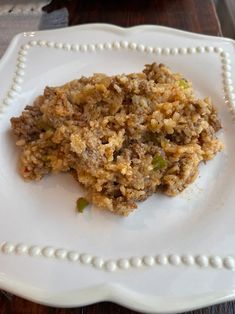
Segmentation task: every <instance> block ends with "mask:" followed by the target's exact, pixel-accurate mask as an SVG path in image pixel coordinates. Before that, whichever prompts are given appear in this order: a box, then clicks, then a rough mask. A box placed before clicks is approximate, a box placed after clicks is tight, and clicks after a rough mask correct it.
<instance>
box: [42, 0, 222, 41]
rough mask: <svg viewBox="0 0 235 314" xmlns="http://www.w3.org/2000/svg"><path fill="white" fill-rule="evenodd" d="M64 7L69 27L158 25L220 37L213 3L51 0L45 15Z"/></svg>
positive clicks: (201, 0) (199, 0) (207, 0)
mask: <svg viewBox="0 0 235 314" xmlns="http://www.w3.org/2000/svg"><path fill="white" fill-rule="evenodd" d="M64 6H65V7H67V9H68V11H69V15H70V18H69V22H70V25H76V24H82V23H95V22H100V23H112V24H117V25H121V26H132V25H138V24H158V25H164V26H169V27H175V28H179V29H183V30H188V31H192V32H197V33H203V34H208V35H221V34H222V33H221V28H220V24H219V20H218V18H217V15H216V12H215V8H214V2H213V0H168V1H166V0H128V1H127V0H119V1H112V0H80V1H63V0H59V1H58V0H53V1H52V2H51V3H50V4H49V5H48V6H46V7H45V10H46V11H47V12H50V11H52V10H54V9H55V8H61V7H64Z"/></svg>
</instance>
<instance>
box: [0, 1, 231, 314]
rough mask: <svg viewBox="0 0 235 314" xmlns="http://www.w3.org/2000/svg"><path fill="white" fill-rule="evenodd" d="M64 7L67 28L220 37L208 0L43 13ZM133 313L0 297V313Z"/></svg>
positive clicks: (93, 5) (105, 4) (73, 4)
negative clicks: (138, 28)
mask: <svg viewBox="0 0 235 314" xmlns="http://www.w3.org/2000/svg"><path fill="white" fill-rule="evenodd" d="M64 6H66V7H67V9H68V11H69V23H70V25H76V24H82V23H93V22H102V23H112V24H117V25H121V26H132V25H138V24H158V25H164V26H170V27H175V28H179V29H183V30H187V31H192V32H196V33H202V34H207V35H216V36H221V35H222V32H221V28H220V24H219V21H218V18H217V15H216V11H215V7H214V4H213V1H212V0H168V1H166V0H118V1H117V0H78V1H75V0H74V1H69V0H67V1H66V0H64V1H63V0H53V1H52V2H51V3H50V4H49V5H48V6H47V7H45V10H46V11H47V12H50V11H53V10H55V9H58V8H61V7H64ZM8 313H9V314H10V313H14V314H18V313H19V314H21V313H22V314H30V313H32V314H46V313H48V314H49V313H50V314H56V313H57V314H72V313H73V314H75V313H77V314H78V313H81V314H106V313H107V314H116V313H117V314H118V313H120V314H134V313H135V312H134V311H130V310H128V309H125V308H123V307H121V306H118V305H116V304H113V303H108V302H103V303H100V304H95V305H90V306H86V307H82V308H77V309H54V308H50V307H46V306H42V305H38V304H35V303H32V302H29V301H26V300H24V299H21V298H18V297H16V296H12V297H11V296H7V295H3V294H0V314H8ZM189 313H193V314H199V313H201V314H206V313H218V314H220V313H224V314H231V313H235V302H228V303H225V304H221V305H216V306H212V307H209V308H205V309H202V310H197V311H193V312H189Z"/></svg>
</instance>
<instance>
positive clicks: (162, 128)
mask: <svg viewBox="0 0 235 314" xmlns="http://www.w3.org/2000/svg"><path fill="white" fill-rule="evenodd" d="M11 124H12V129H13V131H14V133H15V135H16V137H17V142H16V144H17V145H18V146H19V147H20V148H21V154H20V173H21V175H22V176H23V178H25V179H30V180H39V179H41V178H42V177H43V176H44V175H46V174H48V173H50V172H68V171H70V172H73V173H75V174H76V178H77V180H78V182H80V183H81V184H82V185H83V186H85V187H86V188H87V191H88V196H89V199H90V200H91V201H92V202H93V203H94V204H96V205H97V206H99V207H102V208H105V209H108V210H110V211H112V212H114V213H117V214H120V215H128V214H129V213H130V212H131V211H132V210H133V209H135V208H136V207H137V205H136V202H137V201H143V200H145V199H146V198H147V197H148V196H150V195H151V194H153V193H155V192H157V191H158V190H160V191H162V192H163V193H165V194H167V195H171V196H173V195H177V194H178V193H180V192H181V191H183V190H184V189H185V188H186V187H187V186H188V185H189V184H190V183H192V182H193V181H194V180H195V178H196V177H197V175H198V165H199V163H200V162H201V161H207V160H210V159H212V158H213V157H214V156H215V155H216V153H217V152H219V151H220V150H221V149H222V144H221V142H220V141H219V140H218V139H217V138H216V137H215V132H216V131H218V130H219V129H220V128H221V125H220V122H219V120H218V117H217V113H216V110H215V108H214V106H213V105H212V103H211V100H210V98H206V99H197V98H196V97H195V96H194V93H193V89H192V85H191V83H190V82H188V81H186V80H185V79H184V78H183V77H182V76H181V75H180V74H175V73H172V72H171V71H170V70H169V69H168V68H167V67H166V66H164V65H162V64H159V65H157V64H156V63H153V64H151V65H146V66H145V69H144V70H143V72H141V73H133V74H129V75H124V74H122V75H116V76H107V75H105V74H94V75H93V76H92V77H89V78H86V77H81V78H80V79H79V80H74V81H71V82H69V83H67V84H65V85H63V86H61V87H54V88H50V87H46V88H45V91H44V94H43V95H42V96H39V97H38V98H37V99H36V100H35V102H34V103H33V105H31V106H27V107H26V108H25V110H24V111H23V113H22V115H21V116H20V117H18V118H12V119H11ZM154 158H155V159H154ZM159 158H160V159H159ZM156 160H160V161H161V167H160V166H158V165H157V166H156V165H154V162H156Z"/></svg>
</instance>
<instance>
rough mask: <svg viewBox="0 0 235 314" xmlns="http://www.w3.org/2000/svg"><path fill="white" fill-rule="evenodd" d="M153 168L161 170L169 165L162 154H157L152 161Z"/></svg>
mask: <svg viewBox="0 0 235 314" xmlns="http://www.w3.org/2000/svg"><path fill="white" fill-rule="evenodd" d="M152 165H153V169H154V170H160V169H163V168H165V167H166V166H167V161H166V160H165V159H164V158H163V157H162V156H161V155H155V156H154V157H153V161H152Z"/></svg>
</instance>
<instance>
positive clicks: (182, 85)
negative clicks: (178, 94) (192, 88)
mask: <svg viewBox="0 0 235 314" xmlns="http://www.w3.org/2000/svg"><path fill="white" fill-rule="evenodd" d="M179 86H180V87H182V88H183V89H186V88H188V87H189V85H188V82H187V81H185V80H179Z"/></svg>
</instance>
